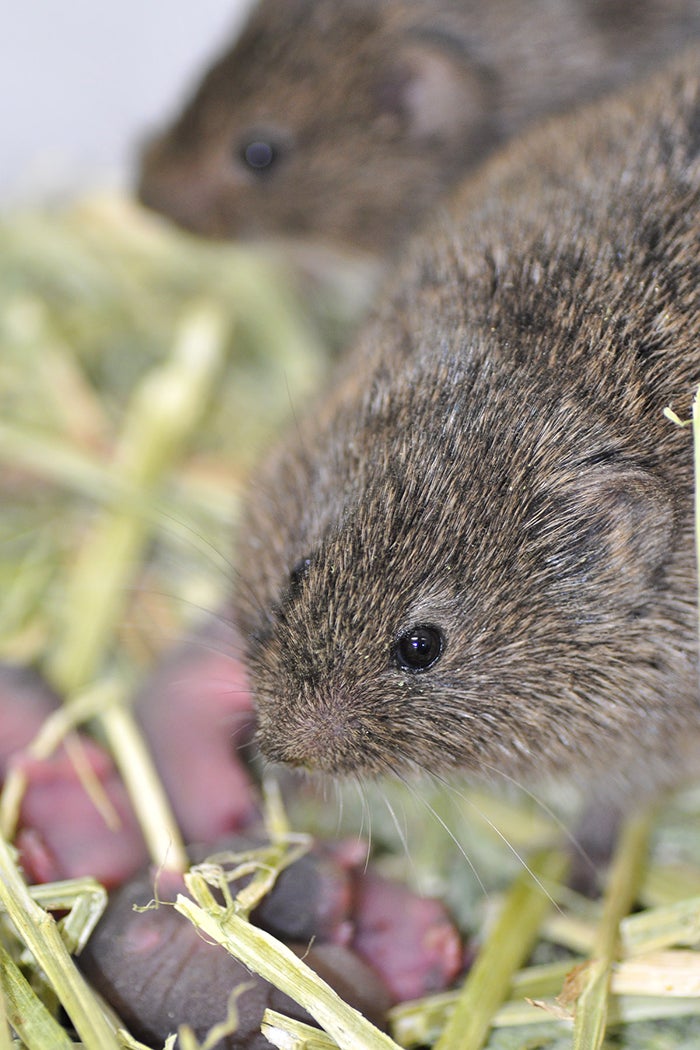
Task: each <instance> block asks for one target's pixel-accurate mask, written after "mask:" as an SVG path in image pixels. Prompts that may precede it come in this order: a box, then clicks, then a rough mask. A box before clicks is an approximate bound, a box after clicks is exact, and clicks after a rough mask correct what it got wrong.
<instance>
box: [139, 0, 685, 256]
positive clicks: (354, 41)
mask: <svg viewBox="0 0 700 1050" xmlns="http://www.w3.org/2000/svg"><path fill="white" fill-rule="evenodd" d="M698 30H700V2H699V0H489V2H488V3H484V2H483V0H342V3H341V2H339V0H262V3H260V5H259V6H258V7H257V8H256V9H255V11H254V12H253V14H252V16H251V17H250V20H249V22H248V24H247V26H246V27H245V28H244V30H243V32H242V34H241V36H240V39H238V40H237V41H236V42H235V43H234V45H233V46H232V48H231V49H230V50H229V51H228V52H227V53H226V54H225V55H224V56H223V57H222V58H221V59H220V60H219V61H218V62H216V63H215V64H214V65H213V66H212V68H211V69H210V70H209V72H208V73H207V74H206V76H205V77H204V79H203V81H202V83H201V84H200V86H199V88H198V89H197V91H196V92H195V94H194V95H193V97H192V99H191V101H190V102H189V103H188V104H187V105H186V106H185V108H184V110H183V112H182V114H181V115H180V116H179V118H178V119H177V120H176V121H175V122H174V124H173V126H172V127H171V128H170V129H169V130H168V131H166V132H165V133H164V134H163V135H162V136H160V137H159V138H157V139H155V140H154V141H153V143H152V144H151V145H150V147H149V148H148V149H147V151H146V153H145V156H144V160H143V169H142V173H141V182H140V190H139V192H140V195H141V198H142V200H143V201H144V202H146V203H147V204H148V205H150V206H151V207H153V208H155V209H157V210H159V211H162V212H164V213H166V214H168V215H169V216H170V217H171V218H173V219H175V220H176V221H178V222H179V223H181V224H182V225H183V226H185V227H187V228H189V229H192V230H194V231H196V232H199V233H203V234H206V235H208V236H214V237H224V238H230V237H245V236H251V235H252V236H270V235H283V236H290V235H291V236H292V237H295V238H299V237H301V238H303V239H312V240H314V241H317V242H319V241H320V242H325V243H328V244H330V245H332V246H333V247H337V246H349V247H351V248H355V249H361V250H362V251H364V252H369V253H372V254H373V255H379V256H383V255H385V254H386V253H390V252H391V251H392V250H393V249H394V248H395V247H396V245H397V244H399V243H400V242H401V241H402V239H403V238H404V237H405V235H406V233H407V232H408V231H409V230H410V229H412V228H413V227H414V225H415V224H416V223H417V222H418V220H419V219H421V217H422V216H423V215H424V213H425V212H426V210H427V209H428V208H429V207H430V206H431V205H432V204H433V203H434V202H435V201H436V199H437V198H439V197H440V196H441V195H442V194H443V193H444V192H445V191H446V189H447V188H448V187H450V186H451V185H452V184H453V183H454V182H455V180H456V179H457V178H459V176H460V175H461V174H462V172H464V171H465V170H466V169H467V168H468V167H470V166H471V165H473V164H474V163H475V162H476V161H479V160H481V159H482V158H483V157H484V155H485V154H486V153H487V152H488V151H489V150H490V149H491V148H492V147H493V146H494V145H495V144H497V143H499V142H501V141H503V140H504V139H505V138H507V137H508V136H510V135H512V134H513V133H514V132H516V131H518V130H519V129H521V128H522V127H523V126H524V125H525V124H526V123H528V122H529V121H531V120H533V118H535V117H537V116H541V115H542V114H546V113H552V112H554V111H556V110H560V109H565V108H567V107H569V106H571V105H572V104H574V103H577V102H580V101H581V100H582V99H586V98H590V97H592V96H593V95H595V94H597V93H599V92H601V91H603V90H605V89H607V88H609V87H611V86H612V85H615V84H619V83H620V82H621V81H623V80H625V79H629V78H630V77H631V76H633V75H635V74H638V73H641V72H645V71H646V70H647V69H648V67H649V66H650V65H653V64H656V63H658V60H659V58H660V56H662V55H664V54H669V53H670V52H672V51H673V50H674V49H676V48H678V47H679V46H680V45H681V44H682V43H684V42H685V41H686V39H687V38H688V37H689V36H690V35H694V34H695V35H696V34H697V33H698Z"/></svg>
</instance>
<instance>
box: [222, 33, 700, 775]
mask: <svg viewBox="0 0 700 1050" xmlns="http://www.w3.org/2000/svg"><path fill="white" fill-rule="evenodd" d="M698 382H700V51H699V50H698V49H695V50H693V51H691V52H690V53H689V54H687V55H686V56H685V57H684V58H683V59H682V60H681V61H676V63H675V65H673V66H672V67H671V68H670V70H669V71H667V72H665V73H664V74H663V76H659V77H657V78H656V79H653V80H650V81H649V83H648V84H647V86H646V87H645V88H644V90H640V89H639V88H637V89H636V90H634V91H630V92H629V93H627V94H625V95H623V96H621V97H619V98H616V99H607V100H606V101H604V102H603V103H601V104H599V105H596V106H594V107H592V108H591V109H590V110H586V111H583V112H582V113H580V114H579V115H577V116H575V117H568V118H557V119H556V120H554V121H552V122H551V124H549V125H548V126H546V127H545V128H544V129H540V130H539V131H537V132H535V133H534V134H531V135H530V136H529V137H527V138H525V139H523V140H521V141H519V142H517V143H515V144H513V145H512V146H511V147H510V148H509V149H508V150H507V151H506V152H504V153H503V154H502V155H501V156H500V157H498V158H496V159H495V160H494V161H493V162H492V163H491V164H490V165H489V166H488V167H487V168H486V169H485V170H484V172H483V174H482V175H481V177H480V178H479V179H477V180H475V181H471V182H469V183H468V184H466V185H465V187H464V189H463V191H462V193H461V195H460V196H459V197H458V198H457V199H456V201H455V202H454V204H453V207H452V209H451V211H450V212H449V213H448V214H446V215H445V216H444V217H443V218H442V219H441V220H440V221H439V222H437V223H436V224H435V225H434V226H433V227H431V228H430V229H428V230H427V231H426V232H425V233H424V234H422V235H421V236H420V237H418V238H416V239H415V241H414V243H413V245H412V248H411V251H410V253H409V254H408V258H407V260H406V262H405V264H404V265H403V266H402V268H401V271H400V273H399V274H398V277H397V279H396V281H395V283H394V286H393V291H390V293H389V294H388V295H387V296H386V298H385V299H384V302H383V305H381V306H380V308H379V310H378V311H377V313H376V315H375V317H374V319H373V320H372V321H371V322H370V323H369V324H368V325H367V326H366V327H365V329H364V331H363V333H362V335H361V337H360V338H359V340H358V342H357V344H356V346H355V348H354V350H353V351H352V352H351V353H350V354H349V355H348V356H347V357H346V359H345V360H344V362H342V364H341V366H340V369H339V371H338V372H337V373H336V376H335V379H334V382H333V383H332V384H331V387H330V389H329V390H328V392H327V393H326V394H325V395H324V396H323V397H321V399H320V400H319V402H318V403H317V404H316V405H314V406H312V409H311V411H309V413H308V415H307V416H306V418H305V419H302V420H301V421H300V422H299V423H298V425H297V427H295V428H294V429H293V430H292V431H291V432H290V433H289V434H287V435H286V437H285V439H284V441H283V442H282V443H281V444H280V445H279V447H278V448H277V449H276V450H275V451H274V452H273V453H272V454H271V455H270V457H269V458H268V459H267V461H266V462H265V463H264V465H263V466H262V468H261V469H260V471H259V472H258V474H257V475H256V477H255V479H254V482H253V485H252V492H251V497H250V502H249V506H248V512H247V516H246V520H245V522H244V526H243V529H242V530H241V534H240V541H239V564H240V572H241V579H240V581H239V583H238V584H237V588H236V616H237V619H238V623H239V626H240V629H241V631H242V633H243V635H244V637H245V639H246V640H247V646H248V663H249V669H250V673H251V678H252V684H253V687H254V691H255V694H256V698H257V704H258V708H259V716H260V740H261V744H262V747H263V750H264V752H265V753H266V754H267V755H268V756H269V757H271V758H273V759H280V760H283V761H286V762H289V763H292V764H294V765H300V766H305V767H309V768H312V769H320V770H325V771H329V772H332V773H345V774H381V773H385V772H391V771H395V772H407V771H409V770H410V769H412V768H416V767H418V768H422V769H427V770H429V771H441V772H445V771H448V770H450V769H451V768H453V767H455V768H460V769H465V770H469V771H471V772H473V773H477V774H486V775H488V774H490V773H491V772H494V771H495V772H498V771H503V772H505V773H507V774H508V775H510V776H516V777H531V776H533V775H534V776H541V775H542V774H549V773H562V772H563V773H567V774H572V775H573V776H574V777H580V778H582V779H583V780H591V781H593V780H599V779H600V777H601V774H602V773H607V774H609V771H610V769H611V768H613V769H615V770H616V772H617V773H619V778H620V780H621V781H626V782H627V783H628V786H629V785H630V784H631V785H634V786H635V789H637V788H639V787H640V786H648V787H650V788H654V787H656V786H658V785H660V784H664V783H670V782H673V781H675V780H676V779H677V778H678V777H680V776H681V775H682V772H683V770H684V768H686V767H687V765H688V763H689V762H690V761H691V756H692V755H695V756H696V757H697V745H698V739H699V737H698V730H699V729H700V707H699V706H698V676H697V653H696V636H697V612H696V608H695V593H696V592H695V559H694V551H693V535H692V498H693V497H692V449H691V438H690V433H689V431H688V430H684V429H681V428H679V427H677V426H675V425H674V424H672V423H670V422H669V421H668V420H666V419H665V418H664V416H663V414H662V413H663V409H664V407H665V406H666V405H672V406H673V407H674V408H675V410H676V411H677V412H678V413H679V414H680V415H681V416H687V415H688V413H689V408H690V402H691V398H692V396H693V393H694V390H695V387H696V385H697V384H698ZM426 623H427V624H433V625H437V626H438V627H440V629H441V630H442V631H443V633H444V638H445V645H444V652H443V654H442V657H441V658H440V659H439V660H438V661H437V662H436V664H435V665H434V666H433V667H431V668H429V669H428V670H426V671H423V672H421V673H416V672H411V671H406V670H402V669H401V668H400V667H399V666H398V665H397V662H396V659H395V645H396V640H397V638H399V637H400V635H401V633H402V632H403V631H405V630H406V629H407V628H408V627H411V626H412V625H415V624H426ZM610 775H612V774H610Z"/></svg>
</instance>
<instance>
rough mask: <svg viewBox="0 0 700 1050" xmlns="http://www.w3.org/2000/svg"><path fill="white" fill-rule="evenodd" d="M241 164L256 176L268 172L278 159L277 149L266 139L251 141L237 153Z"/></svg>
mask: <svg viewBox="0 0 700 1050" xmlns="http://www.w3.org/2000/svg"><path fill="white" fill-rule="evenodd" d="M239 155H240V158H241V160H242V161H243V163H244V164H245V165H246V166H247V167H249V168H250V169H251V171H254V172H256V173H258V174H262V173H263V172H267V171H269V169H270V168H271V167H272V166H273V165H274V163H275V161H276V160H277V158H278V157H279V148H278V147H277V146H276V145H275V143H274V142H270V141H268V140H267V139H253V140H252V141H251V142H246V143H244V144H243V145H242V146H241V148H240V151H239Z"/></svg>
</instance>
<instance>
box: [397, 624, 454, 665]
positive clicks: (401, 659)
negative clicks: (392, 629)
mask: <svg viewBox="0 0 700 1050" xmlns="http://www.w3.org/2000/svg"><path fill="white" fill-rule="evenodd" d="M444 647H445V640H444V638H443V636H442V632H441V631H440V629H439V628H438V627H433V625H432V624H428V623H420V624H416V626H415V627H411V628H410V629H409V630H408V631H405V632H404V634H402V635H401V636H400V637H399V639H398V641H397V642H396V646H395V649H394V655H395V658H396V662H397V664H398V665H399V667H400V668H401V669H402V670H403V671H427V670H428V668H429V667H432V666H433V664H434V663H437V661H438V660H439V659H440V657H441V656H442V651H443V649H444Z"/></svg>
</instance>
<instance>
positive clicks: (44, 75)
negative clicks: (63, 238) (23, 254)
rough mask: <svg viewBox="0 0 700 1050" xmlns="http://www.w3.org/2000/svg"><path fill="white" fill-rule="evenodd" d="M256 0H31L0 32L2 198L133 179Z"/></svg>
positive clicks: (11, 11)
mask: <svg viewBox="0 0 700 1050" xmlns="http://www.w3.org/2000/svg"><path fill="white" fill-rule="evenodd" d="M251 2H252V0H118V2H116V3H104V2H101V0H69V2H68V3H66V2H65V0H29V2H28V3H26V4H13V5H12V6H11V7H10V8H8V10H7V11H6V14H5V17H4V18H3V28H2V34H1V37H0V128H2V138H3V145H2V150H0V206H5V207H6V206H7V205H8V204H15V203H18V202H19V203H21V202H26V201H31V200H37V199H53V200H56V199H61V198H63V197H68V196H71V195H73V194H74V193H76V192H78V191H80V190H81V189H84V188H87V187H100V186H104V185H109V186H114V185H118V186H119V185H121V186H126V185H128V184H129V181H130V173H131V171H133V166H134V157H135V154H136V151H137V149H138V144H139V141H140V140H141V139H142V138H143V137H144V135H145V134H146V133H147V132H148V131H149V129H151V128H153V127H154V126H156V125H158V124H160V123H162V122H163V120H164V119H166V118H167V117H168V116H169V115H170V114H171V113H173V112H174V111H175V109H176V107H177V104H178V102H179V100H180V99H181V98H182V97H183V95H184V94H185V93H186V91H187V89H188V87H189V86H190V85H191V84H192V83H193V81H195V80H196V79H197V75H198V73H199V72H200V71H201V70H202V69H203V67H204V66H205V65H206V64H207V63H208V61H209V59H210V58H211V57H212V56H213V55H214V54H215V53H216V52H217V51H218V50H221V49H222V47H223V45H224V43H225V42H226V40H227V38H228V37H230V36H232V35H233V33H234V31H235V29H236V27H237V26H238V25H239V24H240V22H241V19H242V18H243V17H244V16H245V13H246V11H247V10H248V9H249V7H250V6H251Z"/></svg>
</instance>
